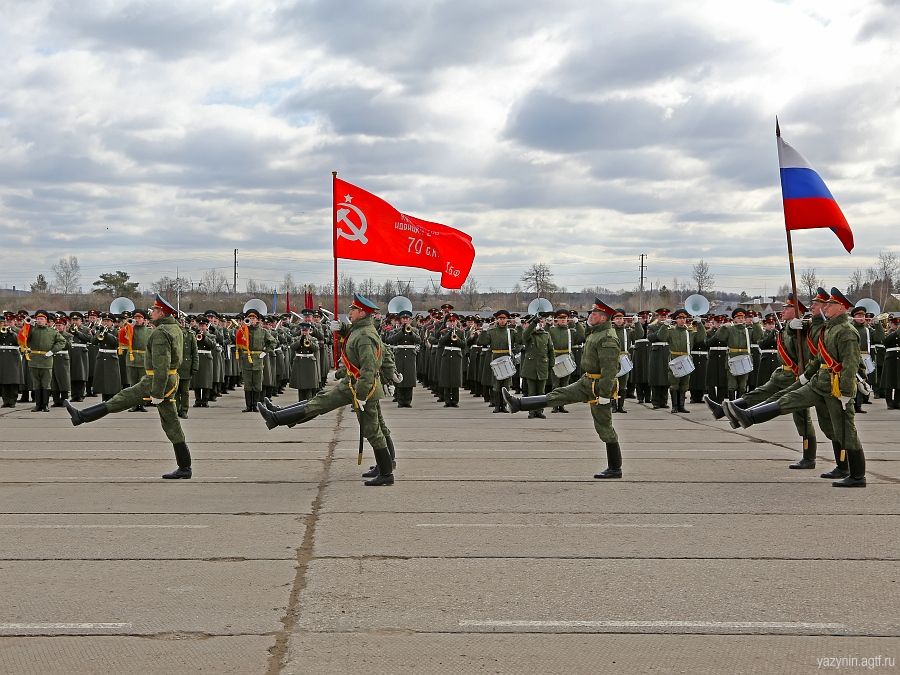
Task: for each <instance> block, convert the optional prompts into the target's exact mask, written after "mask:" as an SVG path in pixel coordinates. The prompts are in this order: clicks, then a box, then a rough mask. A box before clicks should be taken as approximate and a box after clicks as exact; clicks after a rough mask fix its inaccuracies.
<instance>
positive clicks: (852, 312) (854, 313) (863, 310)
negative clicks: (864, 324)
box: [850, 307, 866, 317]
mask: <svg viewBox="0 0 900 675" xmlns="http://www.w3.org/2000/svg"><path fill="white" fill-rule="evenodd" d="M860 314H861V315H862V316H864V317H865V316H866V308H865V307H854V308H853V309H851V310H850V316H859V315H860Z"/></svg>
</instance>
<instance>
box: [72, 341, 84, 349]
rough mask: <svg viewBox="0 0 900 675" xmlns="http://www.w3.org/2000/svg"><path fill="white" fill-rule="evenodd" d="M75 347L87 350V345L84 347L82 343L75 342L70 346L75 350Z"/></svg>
mask: <svg viewBox="0 0 900 675" xmlns="http://www.w3.org/2000/svg"><path fill="white" fill-rule="evenodd" d="M75 347H78V348H79V349H87V345H83V344H81V343H80V342H73V343H72V344H70V345H69V349H73V348H75Z"/></svg>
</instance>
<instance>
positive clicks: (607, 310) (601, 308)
mask: <svg viewBox="0 0 900 675" xmlns="http://www.w3.org/2000/svg"><path fill="white" fill-rule="evenodd" d="M593 312H601V313H603V314H606V316H609V317H611V316H612V315H613V314H615V313H616V310H614V309H613V308H612V307H610V306H609V305H607V304H606V303H605V302H603V301H602V300H601V299H600V298H594V305H593V306H592V307H591V313H593Z"/></svg>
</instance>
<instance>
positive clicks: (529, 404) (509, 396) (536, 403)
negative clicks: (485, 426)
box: [494, 387, 547, 413]
mask: <svg viewBox="0 0 900 675" xmlns="http://www.w3.org/2000/svg"><path fill="white" fill-rule="evenodd" d="M502 393H503V400H504V401H506V405H507V406H509V412H513V413H517V412H519V411H520V410H538V409H539V408H546V407H547V397H546V396H516V395H515V394H513V393H512V392H511V391H510V390H509V389H507V388H506V387H503V392H502ZM497 407H498V408H499V407H500V406H499V405H498V406H497ZM494 412H497V411H496V410H495V411H494Z"/></svg>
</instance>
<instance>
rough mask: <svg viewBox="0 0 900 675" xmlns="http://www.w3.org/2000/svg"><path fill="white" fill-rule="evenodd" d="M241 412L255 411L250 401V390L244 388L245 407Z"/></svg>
mask: <svg viewBox="0 0 900 675" xmlns="http://www.w3.org/2000/svg"><path fill="white" fill-rule="evenodd" d="M241 412H255V410H254V408H253V406H252V405H251V403H250V392H249V391H247V390H246V389H244V409H243V410H241Z"/></svg>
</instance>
